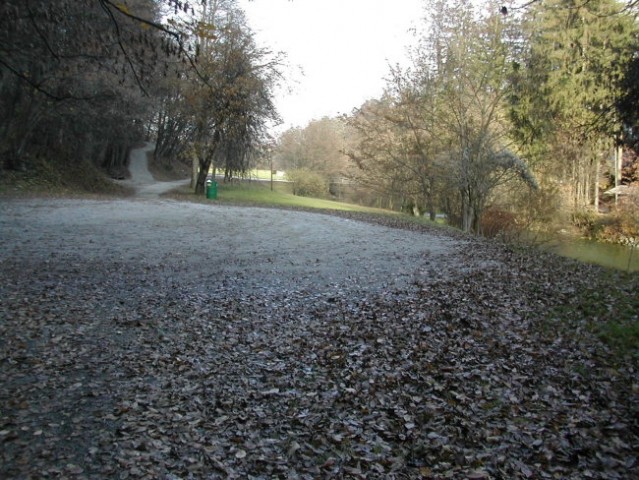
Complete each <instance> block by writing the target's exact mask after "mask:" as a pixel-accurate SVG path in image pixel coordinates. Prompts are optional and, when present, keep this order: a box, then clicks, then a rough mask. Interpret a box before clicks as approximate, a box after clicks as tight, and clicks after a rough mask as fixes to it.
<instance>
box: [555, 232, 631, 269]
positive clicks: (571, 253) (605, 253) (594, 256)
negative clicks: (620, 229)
mask: <svg viewBox="0 0 639 480" xmlns="http://www.w3.org/2000/svg"><path fill="white" fill-rule="evenodd" d="M542 248H543V249H545V250H548V251H551V252H553V253H556V254H558V255H562V256H564V257H570V258H575V259H577V260H580V261H582V262H587V263H594V264H597V265H602V266H604V267H610V268H616V269H618V270H624V271H630V272H637V271H639V247H635V248H634V249H633V248H632V247H628V246H624V245H618V244H612V243H602V242H596V241H594V240H585V239H582V238H577V237H572V236H568V235H565V236H558V237H554V238H553V239H552V240H550V241H548V242H547V243H544V244H543V246H542Z"/></svg>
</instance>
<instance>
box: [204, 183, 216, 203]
mask: <svg viewBox="0 0 639 480" xmlns="http://www.w3.org/2000/svg"><path fill="white" fill-rule="evenodd" d="M206 198H209V199H216V198H217V182H214V181H212V180H207V181H206Z"/></svg>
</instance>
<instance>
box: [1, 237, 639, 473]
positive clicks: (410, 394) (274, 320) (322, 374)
mask: <svg viewBox="0 0 639 480" xmlns="http://www.w3.org/2000/svg"><path fill="white" fill-rule="evenodd" d="M410 228H415V227H413V226H411V227H410ZM469 242H470V240H469ZM471 245H472V248H468V247H465V248H464V249H460V250H459V251H458V252H457V256H458V261H459V262H460V264H466V265H468V268H466V269H460V270H459V271H458V272H456V273H455V272H451V273H450V274H449V275H446V276H441V277H436V276H433V275H434V274H433V272H432V271H431V270H430V269H429V268H428V266H427V265H426V263H427V259H426V260H424V262H425V265H424V278H422V279H416V280H415V283H414V284H413V285H411V286H410V287H406V288H403V289H399V288H393V289H383V288H382V289H379V290H377V291H375V290H370V289H368V290H361V291H360V290H358V286H357V285H350V286H348V287H343V286H336V288H335V289H334V290H332V291H319V290H318V291H308V290H303V289H302V290H293V289H282V288H278V287H277V286H268V287H266V288H265V289H263V290H262V291H259V292H256V291H243V290H242V288H241V286H240V285H236V284H234V283H233V282H232V281H229V282H220V283H219V285H211V286H210V287H209V288H208V289H203V288H195V286H194V285H189V284H184V283H171V282H167V280H166V278H167V275H166V271H164V270H163V269H161V268H160V267H159V266H157V265H144V264H136V263H135V262H120V263H118V262H110V263H101V261H100V260H96V261H95V262H94V263H93V264H83V265H74V264H73V261H72V257H71V256H68V257H65V256H64V255H61V256H59V257H58V258H57V259H56V261H54V262H49V263H47V264H46V265H45V264H43V262H42V261H40V260H37V259H27V258H15V259H13V260H7V261H5V262H3V263H2V264H1V265H0V270H1V271H2V276H3V278H4V279H6V280H5V281H4V283H3V285H2V286H1V287H0V316H1V318H2V320H1V322H0V365H1V367H0V382H1V384H2V386H3V388H2V391H1V392H0V409H1V417H0V422H1V423H0V442H1V443H2V453H1V456H2V457H1V458H0V476H1V477H2V478H36V477H37V478H121V479H126V478H166V479H186V478H254V479H262V478H264V479H266V478H291V479H293V478H299V479H314V478H460V479H462V478H467V479H514V478H522V479H527V478H535V479H536V478H541V479H543V478H548V479H555V478H572V479H583V478H610V479H616V478H619V479H627V478H638V477H639V459H638V458H637V455H638V452H639V415H638V405H639V377H638V374H637V370H636V361H635V359H633V358H629V357H620V356H619V355H617V354H616V353H615V351H613V350H612V349H611V348H610V347H608V346H607V345H606V344H604V343H602V342H601V340H600V339H599V338H598V337H597V336H596V335H595V334H594V333H593V330H592V328H591V327H592V323H593V322H595V323H596V322H597V321H599V320H600V319H598V318H593V317H592V316H589V315H588V314H587V313H584V314H583V316H579V315H574V316H572V317H570V319H567V317H565V316H561V315H558V314H557V313H556V312H559V311H560V309H562V308H564V309H570V308H571V306H575V308H576V305H577V303H578V302H577V300H576V296H578V294H579V292H582V291H584V289H585V288H586V287H588V288H590V287H591V285H592V282H594V281H595V280H593V279H595V278H599V277H598V276H599V273H598V272H599V271H598V269H596V268H595V267H590V266H586V265H580V264H578V263H576V262H570V261H567V260H566V261H564V260H559V259H558V258H557V257H553V256H550V255H544V254H534V255H529V254H527V253H525V252H523V253H522V252H518V251H516V250H514V249H511V248H506V247H502V246H497V245H494V244H490V243H489V242H484V241H480V240H477V241H472V242H471ZM480 265H481V268H480V267H479V266H480ZM634 282H635V284H636V279H635V280H634ZM610 308H614V305H611V306H610Z"/></svg>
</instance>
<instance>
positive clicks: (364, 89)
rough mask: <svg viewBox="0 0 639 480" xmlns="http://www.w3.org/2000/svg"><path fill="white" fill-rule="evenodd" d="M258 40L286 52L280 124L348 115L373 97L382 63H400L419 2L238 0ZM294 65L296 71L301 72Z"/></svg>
mask: <svg viewBox="0 0 639 480" xmlns="http://www.w3.org/2000/svg"><path fill="white" fill-rule="evenodd" d="M239 5H240V6H241V7H242V9H243V10H244V11H245V12H246V15H247V17H248V21H249V24H250V25H251V27H252V28H253V30H254V31H255V32H256V37H257V41H258V42H259V44H260V45H262V46H264V47H268V48H270V49H272V50H274V51H284V52H286V53H287V55H288V63H289V64H290V66H291V68H289V69H287V71H286V76H287V79H289V87H291V88H292V89H293V92H292V93H289V92H286V91H282V92H279V93H278V95H277V97H276V103H277V108H278V111H279V112H280V115H281V116H282V118H283V120H284V125H282V126H281V127H279V128H278V129H277V130H278V131H282V130H285V129H287V128H289V127H291V126H300V127H304V126H306V124H307V123H308V122H309V121H310V120H312V119H319V118H321V117H323V116H335V115H338V114H341V113H350V112H351V110H352V109H353V108H355V107H359V106H360V105H361V104H362V103H363V102H364V101H365V100H367V99H370V98H376V97H379V96H380V94H381V93H382V90H383V87H384V77H386V76H387V74H388V72H389V64H395V63H398V62H399V63H402V64H405V62H406V56H407V55H406V47H407V46H408V45H410V44H412V43H413V42H415V39H414V37H413V35H412V34H411V33H410V32H409V31H410V29H411V28H415V27H419V26H420V24H421V23H422V20H421V18H422V17H423V13H422V2H421V0H394V1H391V0H253V1H249V0H239ZM300 69H301V72H302V73H300Z"/></svg>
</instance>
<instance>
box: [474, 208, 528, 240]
mask: <svg viewBox="0 0 639 480" xmlns="http://www.w3.org/2000/svg"><path fill="white" fill-rule="evenodd" d="M480 223H481V225H480V228H481V233H482V235H484V236H486V237H496V236H504V237H506V238H512V237H513V236H515V235H516V234H518V233H519V228H518V226H517V220H516V218H515V215H514V214H513V213H511V212H508V211H506V210H503V209H501V208H498V207H490V208H487V209H486V210H485V211H484V214H483V215H482V217H481V222H480Z"/></svg>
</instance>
